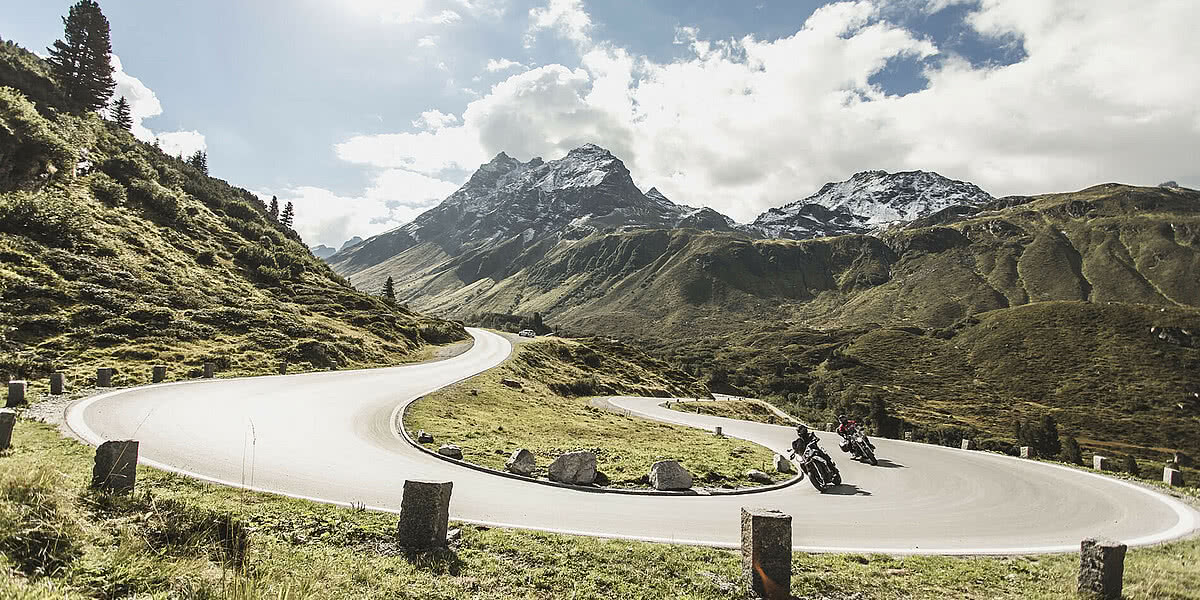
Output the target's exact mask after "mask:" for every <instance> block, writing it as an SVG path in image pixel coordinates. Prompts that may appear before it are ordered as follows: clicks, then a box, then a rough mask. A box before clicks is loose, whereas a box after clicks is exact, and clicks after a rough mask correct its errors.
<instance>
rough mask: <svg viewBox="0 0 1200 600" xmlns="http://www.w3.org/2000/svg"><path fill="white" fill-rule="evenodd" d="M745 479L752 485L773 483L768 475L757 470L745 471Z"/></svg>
mask: <svg viewBox="0 0 1200 600" xmlns="http://www.w3.org/2000/svg"><path fill="white" fill-rule="evenodd" d="M746 479H749V480H750V481H753V482H754V483H764V484H766V483H773V482H772V481H771V476H770V475H767V474H766V473H763V472H762V471H759V470H758V469H750V470H749V471H746Z"/></svg>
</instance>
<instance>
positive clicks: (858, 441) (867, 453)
mask: <svg viewBox="0 0 1200 600" xmlns="http://www.w3.org/2000/svg"><path fill="white" fill-rule="evenodd" d="M850 444H851V445H852V447H853V448H855V449H857V450H858V453H857V454H858V458H859V459H865V460H866V461H867V462H869V463H871V466H875V465H878V464H879V459H878V458H875V450H874V449H873V448H872V447H871V443H870V442H868V441H867V436H865V435H863V434H862V432H859V431H855V432H854V435H852V436H851V437H850Z"/></svg>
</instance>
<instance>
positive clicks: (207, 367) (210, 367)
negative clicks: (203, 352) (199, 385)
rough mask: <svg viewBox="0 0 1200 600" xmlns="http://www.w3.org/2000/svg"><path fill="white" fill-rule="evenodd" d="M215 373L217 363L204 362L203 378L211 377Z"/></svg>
mask: <svg viewBox="0 0 1200 600" xmlns="http://www.w3.org/2000/svg"><path fill="white" fill-rule="evenodd" d="M216 374H217V365H214V364H213V363H204V378H205V379H212V378H213V377H214V376H216Z"/></svg>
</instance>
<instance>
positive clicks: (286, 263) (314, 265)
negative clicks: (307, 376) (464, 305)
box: [0, 44, 465, 385]
mask: <svg viewBox="0 0 1200 600" xmlns="http://www.w3.org/2000/svg"><path fill="white" fill-rule="evenodd" d="M39 64H42V63H41V60H40V59H38V58H36V57H35V56H33V55H32V54H30V53H28V52H26V51H24V50H21V49H20V48H18V47H16V46H15V45H11V44H4V45H3V46H0V65H3V66H4V68H3V69H0V75H3V78H0V86H12V85H15V86H21V85H22V83H23V82H26V81H34V82H38V86H36V87H34V88H31V89H33V91H32V92H31V93H32V94H33V97H34V98H51V97H53V95H54V91H53V89H47V88H46V87H45V85H44V84H45V83H46V80H45V79H44V78H39V77H38V76H37V75H38V74H37V73H36V72H34V73H30V72H28V69H27V68H26V67H28V65H39ZM22 69H26V70H22ZM14 74H15V75H14ZM22 74H23V75H22ZM18 75H20V76H18ZM300 218H303V215H301V216H300ZM463 338H465V332H464V331H463V329H462V327H461V326H460V325H458V324H454V323H449V322H446V321H442V320H438V319H433V318H428V317H424V316H420V315H417V314H415V313H412V312H409V311H407V310H405V309H401V308H398V307H394V306H390V305H388V304H386V303H384V302H383V301H381V300H380V299H379V298H377V297H372V296H368V295H366V294H363V293H361V292H358V291H355V290H354V289H352V288H351V287H350V286H349V285H348V284H347V282H346V281H345V280H344V279H342V278H341V277H340V276H338V275H336V274H334V273H333V272H332V271H331V270H330V269H329V268H328V267H327V266H326V265H325V264H324V263H322V262H320V261H318V260H316V259H315V258H314V257H313V256H312V255H311V254H310V253H309V251H308V250H307V248H306V247H305V246H304V245H303V243H302V241H301V240H300V237H299V236H298V235H297V234H296V233H295V232H294V231H292V230H290V229H288V228H286V227H284V226H282V225H280V224H279V223H278V222H277V221H276V220H274V219H271V218H270V217H269V216H267V213H266V210H265V208H264V207H263V205H262V204H261V202H260V201H259V200H258V199H257V198H256V197H255V196H254V194H252V193H250V192H248V191H246V190H243V189H239V188H235V187H232V186H230V185H228V184H226V183H225V182H224V181H220V180H217V179H213V178H210V177H208V176H206V175H205V174H203V173H201V172H200V171H197V170H196V169H194V168H192V167H191V166H189V165H187V164H185V163H184V162H182V161H180V160H178V159H176V158H173V157H170V156H167V155H166V154H164V153H163V152H161V151H160V150H158V149H157V148H155V147H153V146H151V145H149V144H145V143H142V142H139V141H137V140H136V139H134V138H133V136H132V135H130V134H129V132H127V131H125V130H123V129H121V128H120V127H118V126H116V125H115V124H113V123H110V122H106V121H102V120H101V119H100V118H99V117H98V116H96V115H95V114H88V115H83V116H77V115H70V114H66V113H60V112H57V111H56V110H55V108H54V104H53V103H51V102H41V101H37V102H34V101H31V100H30V97H28V96H27V95H26V94H25V93H24V92H23V91H21V90H20V89H15V88H13V87H0V376H3V377H5V378H7V377H29V378H36V379H39V380H41V381H44V378H45V377H46V376H47V375H48V373H49V372H50V371H52V370H56V369H66V370H68V372H69V374H70V376H71V379H72V380H73V381H74V382H78V383H77V385H84V384H86V382H87V381H89V380H93V381H94V374H95V368H96V367H97V366H114V367H117V368H118V369H119V374H118V377H117V383H118V384H120V385H124V384H131V383H134V382H139V383H144V382H147V381H148V373H149V365H151V364H160V363H161V364H166V365H168V366H169V369H170V372H171V376H172V378H174V377H181V376H185V375H187V374H189V373H190V374H195V373H198V372H199V368H200V365H201V364H202V363H204V362H215V363H217V364H218V366H219V367H220V368H221V369H222V370H223V371H225V372H232V373H239V374H249V373H264V372H274V371H275V370H276V369H277V368H278V364H279V362H280V361H284V360H286V361H290V362H291V364H292V369H293V370H297V369H326V368H341V367H354V366H375V365H385V364H394V363H396V362H400V361H403V360H406V359H408V358H409V357H413V356H415V351H416V350H418V349H419V348H420V347H421V346H423V345H425V344H427V343H440V342H446V341H451V340H457V339H463Z"/></svg>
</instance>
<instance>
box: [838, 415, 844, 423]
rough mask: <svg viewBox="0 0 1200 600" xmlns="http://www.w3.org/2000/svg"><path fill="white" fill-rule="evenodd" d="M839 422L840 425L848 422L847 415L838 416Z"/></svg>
mask: <svg viewBox="0 0 1200 600" xmlns="http://www.w3.org/2000/svg"><path fill="white" fill-rule="evenodd" d="M837 420H838V423H845V422H846V415H838V416H837Z"/></svg>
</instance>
